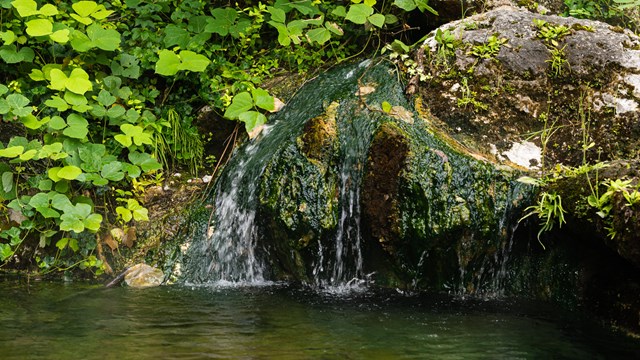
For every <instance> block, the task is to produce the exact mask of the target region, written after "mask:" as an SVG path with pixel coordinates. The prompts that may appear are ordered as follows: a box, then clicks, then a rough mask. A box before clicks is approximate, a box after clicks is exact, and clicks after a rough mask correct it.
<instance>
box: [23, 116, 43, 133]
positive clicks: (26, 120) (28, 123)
mask: <svg viewBox="0 0 640 360" xmlns="http://www.w3.org/2000/svg"><path fill="white" fill-rule="evenodd" d="M20 121H21V122H22V124H23V125H24V126H25V127H26V128H27V129H31V130H37V129H40V128H41V127H42V125H44V124H46V123H48V122H49V117H45V118H44V119H42V120H40V121H38V118H36V117H35V116H34V115H32V114H29V115H27V116H23V117H21V118H20Z"/></svg>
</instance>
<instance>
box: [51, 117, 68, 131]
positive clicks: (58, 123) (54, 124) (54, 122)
mask: <svg viewBox="0 0 640 360" xmlns="http://www.w3.org/2000/svg"><path fill="white" fill-rule="evenodd" d="M65 127H67V123H66V122H65V121H64V119H63V118H61V117H60V116H54V117H52V118H51V120H49V128H51V129H53V130H62V129H64V128H65Z"/></svg>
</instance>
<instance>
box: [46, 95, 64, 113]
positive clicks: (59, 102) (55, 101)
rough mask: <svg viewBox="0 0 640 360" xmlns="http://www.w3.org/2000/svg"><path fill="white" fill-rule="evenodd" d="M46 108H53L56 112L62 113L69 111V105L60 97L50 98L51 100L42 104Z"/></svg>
mask: <svg viewBox="0 0 640 360" xmlns="http://www.w3.org/2000/svg"><path fill="white" fill-rule="evenodd" d="M44 104H45V105H47V106H48V107H52V108H55V109H56V110H58V111H60V112H63V111H67V110H68V109H69V104H67V102H66V101H64V100H63V99H62V98H61V97H60V96H56V95H54V96H52V97H51V99H49V100H47V101H45V102H44Z"/></svg>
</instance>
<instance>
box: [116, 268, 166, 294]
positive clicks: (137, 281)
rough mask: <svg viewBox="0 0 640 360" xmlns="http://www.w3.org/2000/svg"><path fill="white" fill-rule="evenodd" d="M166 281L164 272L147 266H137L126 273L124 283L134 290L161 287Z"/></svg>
mask: <svg viewBox="0 0 640 360" xmlns="http://www.w3.org/2000/svg"><path fill="white" fill-rule="evenodd" d="M163 281H164V273H163V272H162V270H160V269H158V268H155V267H152V266H149V265H147V264H136V265H133V266H132V267H130V268H128V269H127V270H126V271H125V275H124V282H125V283H126V284H127V285H128V286H130V287H132V288H138V289H143V288H148V287H154V286H160V285H161V284H162V282H163Z"/></svg>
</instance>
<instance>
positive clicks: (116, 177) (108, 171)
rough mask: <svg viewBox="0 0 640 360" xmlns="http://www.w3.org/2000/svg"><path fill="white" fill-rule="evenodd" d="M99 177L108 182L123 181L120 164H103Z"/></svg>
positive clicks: (118, 162) (113, 162) (116, 162)
mask: <svg viewBox="0 0 640 360" xmlns="http://www.w3.org/2000/svg"><path fill="white" fill-rule="evenodd" d="M100 176H102V177H103V178H105V179H108V180H110V181H120V180H122V179H124V172H122V163H121V162H120V161H112V162H110V163H107V164H104V166H103V167H102V170H101V171H100Z"/></svg>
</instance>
